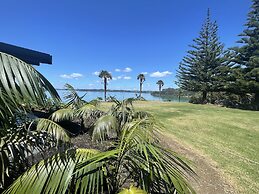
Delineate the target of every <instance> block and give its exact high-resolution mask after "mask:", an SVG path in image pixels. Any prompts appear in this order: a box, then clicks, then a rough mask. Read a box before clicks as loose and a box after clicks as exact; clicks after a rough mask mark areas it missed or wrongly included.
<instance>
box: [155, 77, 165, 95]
mask: <svg viewBox="0 0 259 194" xmlns="http://www.w3.org/2000/svg"><path fill="white" fill-rule="evenodd" d="M156 84H157V85H158V87H159V96H160V97H161V89H162V87H163V86H164V82H163V81H162V80H158V81H157V82H156Z"/></svg>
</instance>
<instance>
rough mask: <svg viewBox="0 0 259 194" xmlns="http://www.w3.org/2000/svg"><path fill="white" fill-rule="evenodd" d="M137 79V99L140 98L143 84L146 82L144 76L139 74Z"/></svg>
mask: <svg viewBox="0 0 259 194" xmlns="http://www.w3.org/2000/svg"><path fill="white" fill-rule="evenodd" d="M137 79H138V80H139V97H141V93H142V86H143V82H144V81H145V80H146V79H145V75H144V74H142V73H141V74H139V75H138V77H137Z"/></svg>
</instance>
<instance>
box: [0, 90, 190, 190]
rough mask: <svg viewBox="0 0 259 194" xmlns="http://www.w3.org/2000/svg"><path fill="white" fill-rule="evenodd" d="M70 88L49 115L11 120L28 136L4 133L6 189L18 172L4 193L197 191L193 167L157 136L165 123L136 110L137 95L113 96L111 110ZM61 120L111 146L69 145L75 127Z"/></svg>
mask: <svg viewBox="0 0 259 194" xmlns="http://www.w3.org/2000/svg"><path fill="white" fill-rule="evenodd" d="M66 87H67V88H68V89H69V90H68V91H69V92H70V93H69V94H67V95H66V99H67V100H68V103H67V104H64V105H62V106H60V108H59V109H58V110H57V111H55V112H53V113H52V114H51V115H50V116H49V117H47V118H37V117H35V115H33V112H31V113H30V115H31V116H29V115H28V114H27V113H26V112H24V113H23V115H24V116H25V117H29V120H30V122H27V123H24V120H23V119H18V120H17V117H14V118H13V119H12V120H13V122H14V123H13V124H12V125H13V126H15V123H16V122H17V121H19V123H20V124H22V125H23V131H24V133H25V134H27V135H24V133H21V130H19V133H18V134H16V133H14V132H12V133H11V138H9V139H7V140H8V141H7V140H5V139H6V136H5V137H2V138H1V150H0V153H1V156H2V160H0V162H1V167H2V172H3V173H2V179H1V181H2V182H1V184H2V185H1V186H2V188H6V187H7V186H8V185H9V184H10V183H11V182H12V181H14V180H13V179H12V180H10V177H12V178H16V177H18V176H19V177H18V178H17V179H16V180H15V181H14V182H13V183H12V184H11V185H10V186H9V187H8V188H7V189H6V190H5V191H4V192H3V193H118V192H120V191H121V190H122V189H123V188H125V187H128V186H129V185H134V186H135V187H137V188H140V189H142V190H144V191H145V192H148V193H157V192H159V193H175V192H176V191H177V192H179V193H194V191H193V190H192V188H191V187H190V186H189V184H188V183H187V182H186V180H185V179H186V174H191V175H194V172H193V171H192V170H191V169H190V168H189V167H188V165H187V164H186V163H185V162H184V161H183V160H182V159H181V158H180V157H178V156H177V155H176V154H175V153H173V152H171V151H170V150H167V149H164V148H163V147H161V145H160V143H159V142H160V140H159V138H157V137H158V136H159V134H160V133H161V127H160V126H159V125H158V124H157V122H156V121H155V120H154V118H153V117H152V116H151V115H150V114H148V113H146V112H137V111H135V110H134V107H133V104H132V103H133V100H134V99H126V100H124V101H118V100H116V99H113V102H114V105H113V106H112V107H111V109H110V110H109V111H107V112H103V111H101V110H98V102H96V101H92V102H89V103H88V102H85V101H84V100H82V97H79V96H78V95H77V93H76V92H75V90H74V89H73V87H72V86H70V85H67V86H66ZM13 97H14V96H13ZM17 102H18V104H19V101H17ZM5 103H6V106H8V105H9V104H8V103H7V102H5ZM37 107H40V106H39V105H37ZM57 107H58V106H57ZM15 108H18V107H15V106H14V109H13V110H16V109H15ZM28 110H30V109H28ZM31 110H33V108H32V109H31ZM62 122H68V123H70V124H71V123H73V124H75V125H79V126H80V129H81V131H80V133H84V132H88V133H90V134H91V136H92V141H95V142H96V143H99V144H102V143H103V142H104V141H110V142H111V144H112V146H110V147H108V148H107V149H106V150H104V151H101V150H94V149H90V148H89V149H81V148H75V147H73V145H71V144H70V136H71V135H73V134H72V132H71V129H68V128H64V127H62ZM16 129H17V127H15V130H16ZM72 131H73V130H72ZM41 134H47V135H46V136H44V138H43V137H42V135H41ZM74 135H76V134H74ZM34 136H35V137H34ZM12 137H15V138H12ZM33 137H34V138H33ZM36 137H39V138H38V139H37V138H36ZM45 149H46V150H49V149H52V150H53V153H54V154H50V156H49V157H48V156H45V157H44V156H42V157H43V158H45V159H44V160H42V161H39V162H37V163H36V164H34V163H35V161H37V160H39V158H38V159H37V160H33V158H34V156H36V155H39V154H40V153H44V151H45ZM23 164H26V165H23ZM32 164H34V165H33V166H31V165H32ZM30 166H31V167H30ZM23 167H25V168H24V169H23ZM10 169H12V170H11V171H10ZM26 169H28V170H27V171H26V172H24V173H23V170H26ZM21 173H23V174H22V175H21Z"/></svg>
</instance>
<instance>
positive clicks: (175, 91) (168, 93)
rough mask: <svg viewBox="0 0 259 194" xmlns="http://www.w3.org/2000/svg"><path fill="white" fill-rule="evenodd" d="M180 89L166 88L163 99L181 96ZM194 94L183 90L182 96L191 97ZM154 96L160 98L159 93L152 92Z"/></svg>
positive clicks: (162, 94)
mask: <svg viewBox="0 0 259 194" xmlns="http://www.w3.org/2000/svg"><path fill="white" fill-rule="evenodd" d="M179 92H180V89H179V88H166V89H163V90H162V91H161V97H169V96H179ZM193 94H194V92H189V91H183V90H181V94H180V95H181V96H183V97H191V96H192V95H193ZM151 95H152V96H159V95H160V94H159V91H153V92H151Z"/></svg>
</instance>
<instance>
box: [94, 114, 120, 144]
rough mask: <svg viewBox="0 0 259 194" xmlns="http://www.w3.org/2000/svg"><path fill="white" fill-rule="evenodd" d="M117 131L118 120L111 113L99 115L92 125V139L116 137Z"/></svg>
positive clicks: (102, 139)
mask: <svg viewBox="0 0 259 194" xmlns="http://www.w3.org/2000/svg"><path fill="white" fill-rule="evenodd" d="M117 131H118V121H117V119H116V118H115V117H114V116H112V115H104V116H102V117H100V118H99V119H98V120H97V121H96V123H95V126H94V129H93V134H92V140H93V141H101V142H102V141H104V140H106V139H109V138H116V137H117Z"/></svg>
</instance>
